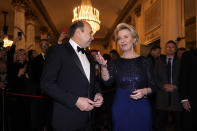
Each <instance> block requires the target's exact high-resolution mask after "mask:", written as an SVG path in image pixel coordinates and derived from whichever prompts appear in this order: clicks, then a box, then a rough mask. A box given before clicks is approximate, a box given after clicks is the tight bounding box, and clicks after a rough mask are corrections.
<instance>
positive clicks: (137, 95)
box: [130, 89, 146, 100]
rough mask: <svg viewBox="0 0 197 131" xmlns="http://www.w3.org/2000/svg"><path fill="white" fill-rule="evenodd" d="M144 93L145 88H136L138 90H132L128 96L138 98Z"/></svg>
mask: <svg viewBox="0 0 197 131" xmlns="http://www.w3.org/2000/svg"><path fill="white" fill-rule="evenodd" d="M145 95H146V93H145V89H138V90H135V91H133V92H132V94H131V95H130V97H131V98H132V99H134V100H138V99H141V98H142V97H144V96H145Z"/></svg>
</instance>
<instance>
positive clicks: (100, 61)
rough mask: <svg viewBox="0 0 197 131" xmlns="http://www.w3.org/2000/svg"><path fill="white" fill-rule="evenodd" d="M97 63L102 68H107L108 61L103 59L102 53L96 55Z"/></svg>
mask: <svg viewBox="0 0 197 131" xmlns="http://www.w3.org/2000/svg"><path fill="white" fill-rule="evenodd" d="M96 61H97V62H98V63H99V64H100V65H101V66H107V60H105V59H104V58H103V56H102V55H101V53H100V52H98V54H97V55H96Z"/></svg>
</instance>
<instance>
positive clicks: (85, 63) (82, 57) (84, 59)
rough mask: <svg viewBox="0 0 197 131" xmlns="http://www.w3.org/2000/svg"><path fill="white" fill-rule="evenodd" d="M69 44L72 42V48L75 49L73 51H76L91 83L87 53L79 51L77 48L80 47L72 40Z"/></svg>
mask: <svg viewBox="0 0 197 131" xmlns="http://www.w3.org/2000/svg"><path fill="white" fill-rule="evenodd" d="M69 42H70V44H71V46H72V47H73V49H74V50H75V52H76V54H77V56H78V58H79V60H80V61H81V64H82V67H83V70H84V72H85V74H86V77H87V79H88V81H90V62H89V61H88V59H87V56H86V54H85V53H84V54H83V53H82V52H78V51H77V46H79V45H78V44H77V43H75V42H74V41H73V40H72V39H70V40H69ZM79 47H80V46H79Z"/></svg>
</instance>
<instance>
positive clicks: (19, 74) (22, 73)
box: [18, 68, 25, 77]
mask: <svg viewBox="0 0 197 131" xmlns="http://www.w3.org/2000/svg"><path fill="white" fill-rule="evenodd" d="M24 74H25V68H20V69H19V71H18V77H21V76H22V75H24Z"/></svg>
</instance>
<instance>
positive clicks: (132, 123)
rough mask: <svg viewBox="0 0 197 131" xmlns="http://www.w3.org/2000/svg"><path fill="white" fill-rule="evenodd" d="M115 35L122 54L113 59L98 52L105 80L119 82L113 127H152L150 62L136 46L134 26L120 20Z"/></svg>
mask: <svg viewBox="0 0 197 131" xmlns="http://www.w3.org/2000/svg"><path fill="white" fill-rule="evenodd" d="M115 36H116V41H117V42H118V44H119V46H120V49H121V50H122V52H123V55H122V56H121V57H120V58H117V59H115V60H112V61H111V62H107V61H106V60H105V59H104V58H103V57H102V56H101V54H100V53H98V55H97V61H98V62H99V64H100V65H101V76H102V79H103V81H104V83H105V84H106V85H111V84H112V83H115V85H116V94H115V97H114V102H113V106H112V121H113V131H132V130H133V131H150V130H151V128H152V124H151V122H152V119H151V107H150V104H149V100H148V99H147V97H146V96H147V95H149V94H151V93H152V91H153V89H154V88H155V83H154V79H153V73H152V69H151V64H150V63H148V61H147V59H146V58H145V57H143V56H140V55H138V54H137V53H136V52H135V50H134V47H135V46H136V44H137V42H138V34H137V32H136V30H135V28H134V27H132V26H131V25H128V24H126V23H120V24H118V25H117V27H116V30H115Z"/></svg>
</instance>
